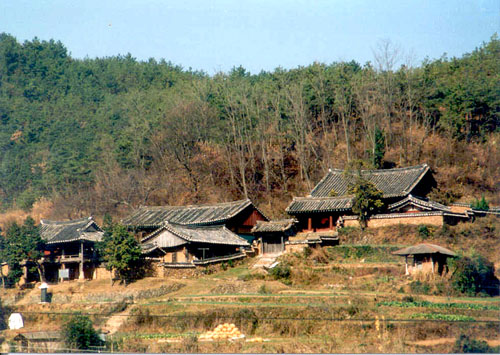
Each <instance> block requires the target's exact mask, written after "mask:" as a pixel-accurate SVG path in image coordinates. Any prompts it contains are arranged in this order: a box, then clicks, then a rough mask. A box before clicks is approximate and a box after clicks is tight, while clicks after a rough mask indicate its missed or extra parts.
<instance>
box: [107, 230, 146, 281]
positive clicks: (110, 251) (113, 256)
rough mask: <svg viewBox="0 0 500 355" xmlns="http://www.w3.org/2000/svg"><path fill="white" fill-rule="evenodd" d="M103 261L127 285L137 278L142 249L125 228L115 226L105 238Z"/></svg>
mask: <svg viewBox="0 0 500 355" xmlns="http://www.w3.org/2000/svg"><path fill="white" fill-rule="evenodd" d="M103 243H104V248H103V254H104V255H103V259H104V261H105V262H106V263H107V265H106V268H107V269H108V270H110V271H112V272H113V271H114V272H115V273H116V275H117V276H118V277H119V278H120V280H122V281H124V282H125V283H127V282H129V281H130V280H132V279H133V278H134V277H136V276H137V273H138V272H139V271H140V269H141V268H140V264H141V247H140V246H139V243H138V242H137V241H136V240H135V238H134V236H133V235H132V234H130V233H129V232H128V231H127V229H126V228H125V227H124V226H121V225H114V226H113V229H112V230H111V233H109V232H108V233H106V234H105V236H104V242H103Z"/></svg>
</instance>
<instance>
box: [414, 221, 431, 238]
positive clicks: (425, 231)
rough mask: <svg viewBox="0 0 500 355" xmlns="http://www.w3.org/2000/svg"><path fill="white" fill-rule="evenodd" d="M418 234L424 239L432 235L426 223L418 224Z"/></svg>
mask: <svg viewBox="0 0 500 355" xmlns="http://www.w3.org/2000/svg"><path fill="white" fill-rule="evenodd" d="M417 231H418V236H419V237H420V238H422V239H427V238H428V237H429V236H430V235H431V231H430V230H429V228H428V227H427V226H426V225H425V224H421V225H419V226H418V229H417Z"/></svg>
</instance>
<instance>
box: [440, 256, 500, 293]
mask: <svg viewBox="0 0 500 355" xmlns="http://www.w3.org/2000/svg"><path fill="white" fill-rule="evenodd" d="M450 266H451V270H453V271H452V276H451V285H452V287H453V288H454V289H455V290H456V291H458V292H460V293H464V294H467V295H476V294H478V293H486V294H489V295H492V296H493V295H497V294H498V284H499V282H498V279H497V278H496V277H495V268H494V267H493V263H491V262H490V261H488V260H487V259H486V258H484V257H483V256H481V255H478V254H475V255H472V256H471V257H470V258H469V257H460V258H457V259H454V260H451V262H450Z"/></svg>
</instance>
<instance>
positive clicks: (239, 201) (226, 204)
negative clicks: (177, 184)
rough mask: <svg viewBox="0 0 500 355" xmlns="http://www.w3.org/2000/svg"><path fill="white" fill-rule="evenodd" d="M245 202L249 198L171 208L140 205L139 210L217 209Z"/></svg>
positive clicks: (168, 206)
mask: <svg viewBox="0 0 500 355" xmlns="http://www.w3.org/2000/svg"><path fill="white" fill-rule="evenodd" d="M245 202H252V201H251V200H250V199H249V198H247V199H244V200H236V201H229V202H217V203H206V204H201V205H184V206H172V205H162V206H145V205H141V206H140V207H139V208H172V209H183V208H200V207H219V206H231V205H238V204H243V203H245Z"/></svg>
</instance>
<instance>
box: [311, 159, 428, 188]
mask: <svg viewBox="0 0 500 355" xmlns="http://www.w3.org/2000/svg"><path fill="white" fill-rule="evenodd" d="M428 167H429V165H428V164H427V163H422V164H419V165H412V166H404V167H399V168H390V169H362V170H360V171H361V172H362V173H363V172H374V173H389V172H393V171H404V170H415V169H422V168H428ZM344 171H346V169H330V170H329V171H328V173H327V174H326V175H328V174H330V173H343V172H344ZM326 175H325V176H326ZM323 179H324V178H323ZM323 179H321V180H323ZM320 182H321V181H320ZM320 182H318V184H319V183H320Z"/></svg>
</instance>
